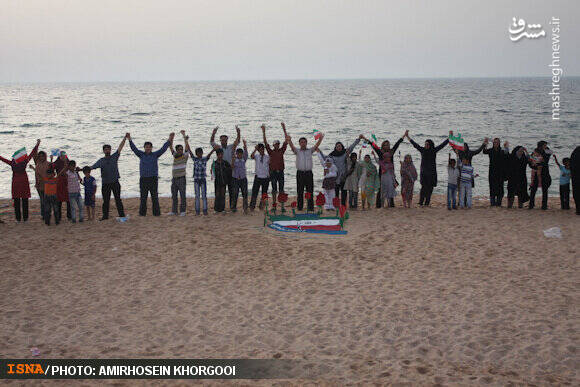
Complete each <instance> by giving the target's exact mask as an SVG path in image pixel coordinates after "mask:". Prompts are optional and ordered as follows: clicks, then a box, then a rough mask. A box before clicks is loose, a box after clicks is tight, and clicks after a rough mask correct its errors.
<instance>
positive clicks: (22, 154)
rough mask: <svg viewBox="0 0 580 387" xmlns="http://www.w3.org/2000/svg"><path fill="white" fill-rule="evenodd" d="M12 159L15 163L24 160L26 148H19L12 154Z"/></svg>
mask: <svg viewBox="0 0 580 387" xmlns="http://www.w3.org/2000/svg"><path fill="white" fill-rule="evenodd" d="M12 159H14V161H16V162H17V163H20V162H22V161H24V160H26V148H20V149H18V150H17V151H16V152H14V154H13V155H12Z"/></svg>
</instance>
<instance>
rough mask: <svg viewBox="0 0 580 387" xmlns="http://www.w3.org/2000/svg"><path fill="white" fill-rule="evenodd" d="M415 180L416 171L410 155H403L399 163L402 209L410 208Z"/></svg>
mask: <svg viewBox="0 0 580 387" xmlns="http://www.w3.org/2000/svg"><path fill="white" fill-rule="evenodd" d="M416 180H417V169H416V168H415V164H413V158H412V157H411V155H405V158H404V161H401V196H402V197H403V207H406V208H411V205H412V204H413V189H414V188H415V181H416Z"/></svg>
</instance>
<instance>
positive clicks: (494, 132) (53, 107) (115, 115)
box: [0, 78, 580, 198]
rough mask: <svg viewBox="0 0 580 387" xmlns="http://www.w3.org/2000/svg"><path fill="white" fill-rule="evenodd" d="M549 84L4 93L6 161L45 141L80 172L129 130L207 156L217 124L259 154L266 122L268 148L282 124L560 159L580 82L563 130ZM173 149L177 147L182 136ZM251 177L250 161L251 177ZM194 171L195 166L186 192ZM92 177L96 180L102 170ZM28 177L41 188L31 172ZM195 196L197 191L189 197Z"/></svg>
mask: <svg viewBox="0 0 580 387" xmlns="http://www.w3.org/2000/svg"><path fill="white" fill-rule="evenodd" d="M550 83H551V80H550V79H549V78H516V79H505V78H502V79H421V80H321V81H242V82H238V81H235V82H234V81H233V82H179V83H153V82H152V83H95V84H89V83H84V84H76V83H66V84H3V85H0V152H1V154H2V155H3V156H4V157H7V158H9V157H10V156H11V155H12V153H13V152H14V151H15V150H17V149H19V148H20V147H22V146H25V147H26V148H27V150H28V151H30V150H31V149H32V147H33V145H34V142H35V140H36V139H37V138H40V139H41V140H42V144H41V149H43V150H46V151H48V150H49V149H51V148H60V149H63V150H66V152H67V153H68V154H69V157H71V158H72V159H74V160H76V161H77V164H78V165H80V166H84V165H87V164H92V163H93V162H95V161H96V160H97V159H98V158H99V157H101V154H102V150H101V147H102V145H103V144H104V143H110V144H112V145H113V146H114V147H116V145H117V144H118V143H119V142H120V141H121V139H122V137H123V135H124V134H125V132H131V134H132V137H133V139H134V141H135V143H136V144H138V145H139V146H140V147H141V146H142V145H143V142H144V141H147V140H148V141H152V142H153V144H154V146H155V147H159V146H161V145H162V143H163V142H164V141H165V139H166V138H167V136H168V134H169V133H170V132H172V131H174V132H179V131H180V130H182V129H184V130H186V132H187V133H188V134H189V136H190V143H191V145H192V147H198V146H201V147H203V148H204V150H206V151H207V150H209V144H208V141H209V136H210V133H211V130H212V128H213V127H214V126H216V125H219V127H220V130H219V132H218V135H219V134H227V135H229V136H230V138H231V140H232V141H233V137H234V136H235V131H234V125H235V124H239V125H240V127H241V129H242V136H243V138H245V139H246V140H247V141H248V146H249V147H250V148H253V147H254V145H255V144H256V143H258V142H261V141H262V138H261V131H260V129H259V127H260V125H261V123H266V125H267V126H268V139H269V140H270V141H272V140H274V139H282V131H281V129H280V121H284V122H285V123H286V125H287V128H288V130H289V132H290V134H291V135H292V136H293V138H294V139H295V140H297V139H298V137H300V136H305V137H307V138H308V139H309V141H311V142H313V141H314V140H313V135H312V131H313V129H318V130H320V131H322V132H324V133H326V135H327V136H326V138H325V140H324V142H323V144H322V146H321V148H322V149H323V150H324V151H325V152H328V151H330V150H331V149H332V148H333V146H334V143H335V142H336V141H342V142H344V143H345V144H349V143H351V142H352V141H353V140H354V139H355V138H356V137H357V136H358V135H359V134H360V133H364V134H365V135H367V136H370V135H371V134H372V133H374V134H375V135H376V136H377V137H378V139H379V141H382V140H383V139H389V140H390V141H391V143H393V142H394V141H396V140H397V139H398V138H399V137H400V136H401V134H402V133H403V132H404V130H405V129H409V131H410V134H411V137H412V138H414V139H415V140H416V141H417V142H419V143H423V141H424V140H425V139H427V138H432V139H433V140H434V141H435V143H439V142H441V141H443V140H444V139H445V138H446V137H447V133H448V131H449V130H450V129H452V130H454V131H458V132H461V133H462V134H463V137H464V138H465V140H466V141H467V142H468V143H469V144H470V146H471V147H472V148H475V147H476V146H478V145H479V144H480V143H481V142H482V141H483V139H484V137H486V136H487V137H496V136H497V137H500V138H501V140H502V142H503V141H504V140H508V141H509V142H510V144H511V146H512V147H513V146H515V145H525V146H527V147H528V149H530V148H533V147H534V145H535V144H536V142H537V141H539V140H546V141H548V142H549V145H550V147H551V148H552V149H553V150H554V151H555V153H556V154H557V155H558V156H559V157H560V158H563V157H565V156H569V155H570V153H571V151H572V150H573V148H574V147H575V146H577V145H579V144H580V136H579V134H580V131H579V128H578V122H579V119H580V78H565V79H564V80H563V81H562V83H561V86H562V90H561V99H562V107H563V112H562V116H561V119H560V120H559V121H553V120H552V113H551V99H550V96H549V95H548V93H549V92H550ZM176 139H177V142H176V143H181V138H180V135H179V134H178V135H177V136H176ZM357 150H358V148H357ZM368 150H369V148H367V149H364V150H363V153H366V152H368ZM400 150H401V154H402V155H404V154H406V153H410V154H411V155H412V156H413V158H414V160H415V162H416V165H417V167H418V166H419V159H420V157H419V154H418V152H416V151H415V150H414V149H413V148H412V147H411V146H410V145H409V144H408V143H404V144H403V145H402V146H401V147H400ZM447 154H448V149H445V150H443V151H441V152H440V153H439V157H438V172H439V181H440V182H439V185H438V187H437V189H436V192H438V193H443V192H444V187H445V186H446V180H447V174H446V170H445V166H446V164H447ZM396 161H398V157H397V158H396ZM171 162H172V157H171V155H170V153H169V152H167V153H166V154H165V155H163V156H162V157H161V159H160V163H159V173H160V193H161V194H163V195H169V194H170V189H169V187H170V180H171ZM286 164H287V170H286V171H287V172H286V179H287V187H288V189H287V191H288V192H290V193H293V192H295V188H296V184H295V178H294V176H295V168H294V156H293V155H292V154H291V152H288V153H287V154H286ZM397 164H398V163H397ZM473 164H474V167H475V170H476V172H477V173H479V175H480V177H479V178H477V180H476V188H475V194H476V195H487V194H488V187H487V169H488V158H487V156H485V155H483V154H481V155H479V156H476V157H475V158H474V163H473ZM2 165H3V166H0V197H1V198H9V197H10V181H11V171H10V169H9V167H8V166H6V165H4V164H2ZM119 169H120V173H121V183H122V186H123V196H125V197H130V196H138V194H139V188H138V179H139V164H138V159H137V157H136V156H134V155H133V153H132V152H131V150H130V149H129V146H128V145H127V147H126V148H125V149H124V150H123V153H122V156H121V159H120V165H119ZM253 170H254V166H253V162H252V161H251V160H250V161H248V171H249V172H253ZM208 172H209V168H208ZM191 173H192V166H191V163H190V164H188V176H190V177H189V178H188V179H189V182H190V183H192V180H193V179H192V178H191ZM551 173H552V177H553V178H555V179H554V180H555V181H554V183H553V185H552V187H551V191H552V194H553V195H557V191H558V180H557V178H558V175H559V173H558V171H557V168H556V166H555V165H552V166H551ZM397 175H398V165H397ZM95 176H96V177H97V179H99V177H100V174H99V172H96V173H95ZM29 177H30V180H31V183H33V182H34V177H33V173H32V171H30V173H29ZM315 179H316V181H315V188H316V190H320V189H321V167H320V166H319V165H318V164H317V165H316V168H315ZM251 181H252V180H251V178H250V184H251ZM418 188H419V185H418V184H417V186H416V190H418ZM32 191H33V197H36V192H34V190H32ZM209 191H210V192H209V194H211V195H213V184H209ZM192 194H193V184H191V185H190V189H189V190H188V195H192Z"/></svg>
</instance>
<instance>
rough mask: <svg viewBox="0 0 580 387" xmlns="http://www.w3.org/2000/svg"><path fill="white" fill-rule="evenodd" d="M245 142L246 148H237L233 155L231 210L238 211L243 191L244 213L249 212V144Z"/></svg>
mask: <svg viewBox="0 0 580 387" xmlns="http://www.w3.org/2000/svg"><path fill="white" fill-rule="evenodd" d="M242 142H243V143H244V149H242V148H238V149H236V153H235V154H234V155H233V156H232V162H231V165H232V182H233V184H232V186H233V187H234V190H233V195H234V196H233V198H232V202H231V207H230V210H231V211H232V212H236V211H237V207H238V195H239V194H240V191H242V203H243V204H242V206H243V209H244V214H247V213H248V178H247V176H246V161H248V144H247V143H246V140H243V141H242Z"/></svg>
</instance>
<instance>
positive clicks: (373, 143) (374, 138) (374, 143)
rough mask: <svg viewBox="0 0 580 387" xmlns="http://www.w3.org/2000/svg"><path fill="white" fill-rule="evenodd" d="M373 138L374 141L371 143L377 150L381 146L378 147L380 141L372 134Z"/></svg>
mask: <svg viewBox="0 0 580 387" xmlns="http://www.w3.org/2000/svg"><path fill="white" fill-rule="evenodd" d="M371 138H372V139H373V141H372V142H371V144H372V145H374V147H375V148H378V147H379V146H378V145H377V142H379V140H377V136H375V134H374V133H373V134H371Z"/></svg>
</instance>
